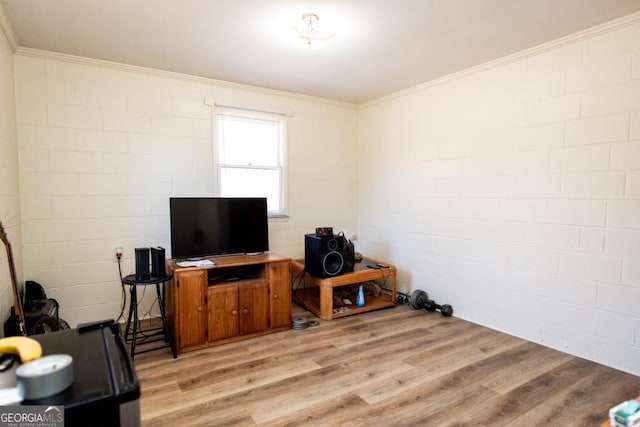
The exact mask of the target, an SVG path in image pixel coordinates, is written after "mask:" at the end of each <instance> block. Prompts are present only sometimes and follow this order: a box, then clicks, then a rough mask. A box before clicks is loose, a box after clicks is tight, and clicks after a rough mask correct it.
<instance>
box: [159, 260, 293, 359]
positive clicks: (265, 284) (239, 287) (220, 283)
mask: <svg viewBox="0 0 640 427" xmlns="http://www.w3.org/2000/svg"><path fill="white" fill-rule="evenodd" d="M207 259H209V260H211V261H213V262H214V263H215V265H210V266H201V267H180V266H179V265H178V264H177V263H176V262H175V261H173V260H169V261H168V262H167V267H168V270H169V272H170V273H171V274H173V279H172V281H171V284H170V286H169V287H168V289H167V295H166V298H165V300H166V305H167V317H168V323H169V329H170V330H171V334H172V337H173V339H174V343H175V345H176V350H177V352H178V353H182V352H185V351H190V350H196V349H199V348H205V347H208V346H210V345H217V344H224V343H227V342H232V341H238V340H243V339H247V338H252V337H256V336H260V335H266V334H270V333H274V332H279V331H284V330H287V329H290V328H291V286H290V282H289V277H290V272H289V270H290V263H291V259H290V258H287V257H283V256H280V255H277V254H274V253H268V252H267V253H264V254H260V255H232V256H221V257H211V258H207Z"/></svg>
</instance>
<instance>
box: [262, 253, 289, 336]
mask: <svg viewBox="0 0 640 427" xmlns="http://www.w3.org/2000/svg"><path fill="white" fill-rule="evenodd" d="M289 264H290V263H289V261H282V262H274V263H271V264H269V266H268V269H267V271H268V273H267V275H268V280H269V287H270V298H271V301H270V302H271V307H270V310H271V312H270V314H271V327H272V328H279V327H282V326H291V283H290V272H289Z"/></svg>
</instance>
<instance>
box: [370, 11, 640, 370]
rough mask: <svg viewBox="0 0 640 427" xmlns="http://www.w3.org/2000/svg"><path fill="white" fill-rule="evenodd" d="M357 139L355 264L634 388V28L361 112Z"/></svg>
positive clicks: (638, 265) (639, 277)
mask: <svg viewBox="0 0 640 427" xmlns="http://www.w3.org/2000/svg"><path fill="white" fill-rule="evenodd" d="M620 22H622V21H620ZM359 126H360V128H359V158H360V163H359V176H358V182H359V190H358V191H359V192H358V194H359V204H358V207H359V215H358V221H359V236H360V240H359V242H358V244H359V249H360V250H362V251H363V252H365V253H367V254H369V255H372V256H375V257H378V258H380V259H383V260H386V261H388V262H392V263H395V264H397V265H398V267H399V270H400V278H399V283H400V288H401V290H403V291H406V292H410V291H412V290H414V289H424V290H426V291H428V292H429V294H430V295H431V296H432V297H433V298H434V299H435V300H436V301H439V302H440V303H449V304H452V305H453V306H454V309H455V314H456V315H457V316H459V317H462V318H465V319H469V320H471V321H473V322H476V323H480V324H483V325H487V326H489V327H492V328H495V329H499V330H503V331H505V332H508V333H510V334H515V335H518V336H521V337H524V338H526V339H528V340H531V341H535V342H539V343H542V344H544V345H547V346H550V347H554V348H558V349H560V350H563V351H566V352H569V353H572V354H575V355H578V356H581V357H585V358H588V359H591V360H595V361H598V362H601V363H604V364H607V365H610V366H614V367H616V368H619V369H623V370H625V371H628V372H632V373H635V374H636V375H638V374H640V16H636V17H635V18H631V19H629V18H627V19H625V20H624V22H623V23H610V24H608V25H605V26H602V27H598V28H596V29H593V30H592V31H590V32H586V33H584V34H582V35H581V36H580V37H579V38H578V37H573V38H567V39H563V40H558V41H556V42H554V43H551V44H548V45H546V46H542V47H540V48H538V49H533V50H531V51H529V52H525V53H522V54H520V55H516V56H514V57H512V58H506V59H504V60H502V61H497V62H496V63H493V64H487V66H485V67H480V68H479V69H477V70H474V71H470V72H466V73H460V74H459V75H457V76H450V77H448V78H443V79H441V80H440V81H438V82H431V83H429V84H425V85H422V86H420V87H416V88H412V89H410V90H407V91H404V92H402V93H398V94H395V95H393V96H389V97H387V98H384V99H381V100H377V101H375V102H372V103H369V104H368V105H365V106H364V107H363V108H362V111H361V114H360V124H359Z"/></svg>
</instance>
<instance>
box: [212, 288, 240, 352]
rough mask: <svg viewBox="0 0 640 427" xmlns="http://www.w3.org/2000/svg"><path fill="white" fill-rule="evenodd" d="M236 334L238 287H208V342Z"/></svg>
mask: <svg viewBox="0 0 640 427" xmlns="http://www.w3.org/2000/svg"><path fill="white" fill-rule="evenodd" d="M237 335H238V287H237V286H223V285H217V286H211V287H210V288H209V342H213V341H218V340H222V339H225V338H231V337H235V336H237Z"/></svg>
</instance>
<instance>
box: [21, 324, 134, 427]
mask: <svg viewBox="0 0 640 427" xmlns="http://www.w3.org/2000/svg"><path fill="white" fill-rule="evenodd" d="M31 338H34V339H36V340H38V341H39V342H40V344H41V345H42V355H43V356H46V355H48V354H68V355H70V356H71V357H73V383H72V384H71V386H70V387H68V388H67V389H66V390H63V391H61V392H60V393H57V394H55V395H53V396H49V397H46V398H42V399H38V400H31V401H27V400H25V401H23V402H22V404H23V405H64V418H65V426H67V427H74V426H88V425H91V426H105V427H107V426H109V427H118V426H121V427H128V426H139V425H140V401H139V398H140V385H139V382H138V378H137V375H136V371H135V367H134V365H133V362H132V361H131V358H130V357H129V354H128V352H127V348H126V346H125V343H124V341H123V339H122V335H121V333H120V329H119V327H118V324H115V323H113V321H106V322H98V323H95V324H88V325H84V326H79V327H78V328H75V329H65V330H62V331H57V332H52V333H49V334H40V335H34V336H32V337H31Z"/></svg>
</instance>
